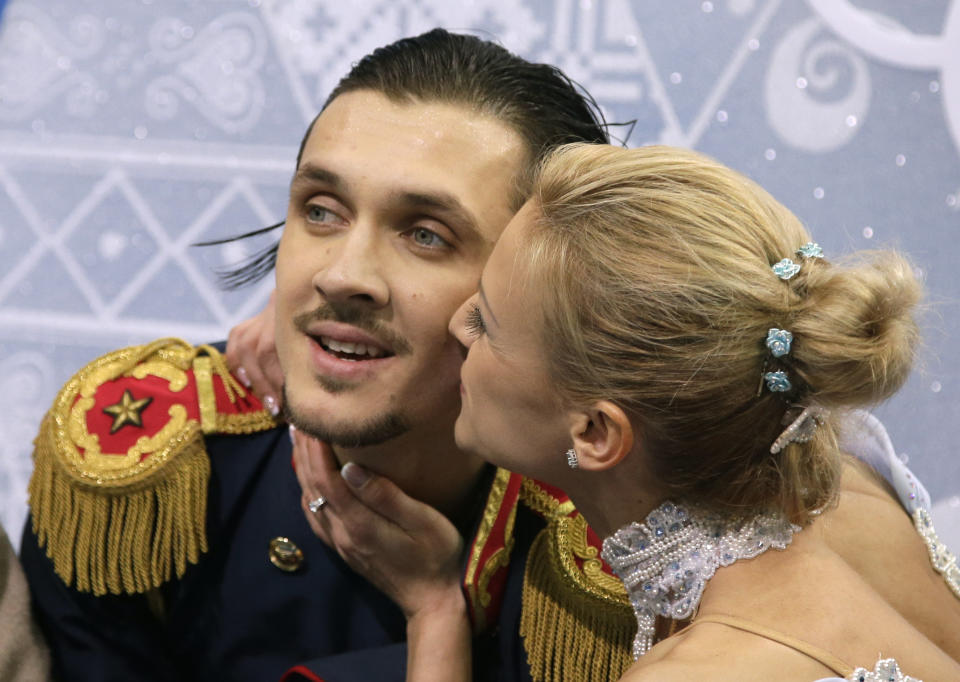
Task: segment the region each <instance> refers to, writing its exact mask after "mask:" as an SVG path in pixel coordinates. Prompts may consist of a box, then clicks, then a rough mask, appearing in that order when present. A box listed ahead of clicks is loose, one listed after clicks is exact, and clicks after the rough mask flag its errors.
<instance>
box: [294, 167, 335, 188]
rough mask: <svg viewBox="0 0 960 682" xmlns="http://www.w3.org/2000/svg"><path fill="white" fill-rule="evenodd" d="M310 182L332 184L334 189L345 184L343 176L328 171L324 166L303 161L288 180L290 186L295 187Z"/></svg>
mask: <svg viewBox="0 0 960 682" xmlns="http://www.w3.org/2000/svg"><path fill="white" fill-rule="evenodd" d="M311 183H323V184H325V185H332V186H333V187H334V188H335V189H342V188H343V187H344V186H345V185H346V183H345V182H344V181H343V178H341V177H340V176H339V175H337V174H336V173H334V172H333V171H329V170H327V169H326V168H321V167H320V166H315V165H313V164H311V163H305V164H303V165H302V166H300V167H299V168H298V169H297V172H296V173H294V174H293V180H292V181H291V182H290V187H295V186H297V185H308V184H311Z"/></svg>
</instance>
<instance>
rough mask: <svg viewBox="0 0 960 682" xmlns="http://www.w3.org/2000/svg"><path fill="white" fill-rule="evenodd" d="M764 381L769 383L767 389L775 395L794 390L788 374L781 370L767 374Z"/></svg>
mask: <svg viewBox="0 0 960 682" xmlns="http://www.w3.org/2000/svg"><path fill="white" fill-rule="evenodd" d="M763 379H764V381H766V382H767V388H768V389H769V390H770V391H772V392H774V393H786V392H787V391H789V390H790V389H792V388H793V384H791V383H790V379H788V378H787V373H786V372H784V371H781V370H779V369H778V370H777V371H776V372H767V373H766V374H764V375H763Z"/></svg>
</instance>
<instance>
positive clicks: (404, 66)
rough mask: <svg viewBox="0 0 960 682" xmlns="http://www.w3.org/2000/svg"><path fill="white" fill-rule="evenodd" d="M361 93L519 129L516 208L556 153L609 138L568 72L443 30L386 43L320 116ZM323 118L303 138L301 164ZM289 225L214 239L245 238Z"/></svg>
mask: <svg viewBox="0 0 960 682" xmlns="http://www.w3.org/2000/svg"><path fill="white" fill-rule="evenodd" d="M358 90H366V91H371V92H379V93H382V94H383V95H385V96H386V97H388V98H389V99H391V100H393V101H394V102H404V103H406V102H410V103H415V102H442V103H448V104H455V105H460V106H464V107H466V108H469V109H472V110H473V111H476V112H477V113H478V114H484V115H488V116H491V117H494V118H496V119H498V120H500V121H502V122H503V123H504V124H506V125H508V126H510V127H511V128H513V129H514V130H515V131H516V132H517V133H519V134H520V136H521V137H522V138H523V140H524V142H525V143H526V148H527V160H526V161H527V162H526V164H525V165H524V170H522V171H521V173H520V177H518V178H516V187H517V192H516V196H515V197H514V198H513V207H514V209H515V210H516V209H519V208H520V206H521V205H522V204H523V202H524V201H525V200H526V197H527V195H528V194H529V191H530V183H531V181H532V176H533V171H534V169H535V168H536V166H537V165H538V164H539V162H540V160H541V159H542V158H543V157H544V155H545V154H546V153H547V152H548V151H550V150H551V149H553V148H554V147H557V146H559V145H562V144H566V143H568V142H597V143H606V142H609V139H608V136H607V131H606V123H605V122H604V119H603V114H602V113H601V112H600V110H599V107H598V106H597V103H596V101H594V99H593V98H592V97H591V96H590V95H589V93H587V92H586V91H584V90H583V89H582V88H578V86H577V85H575V84H574V83H573V82H572V81H571V80H570V79H569V78H567V76H566V75H564V73H563V72H562V71H560V69H558V68H556V67H555V66H550V65H549V64H535V63H532V62H528V61H527V60H525V59H522V58H521V57H518V56H516V55H514V54H512V53H511V52H509V51H508V50H506V49H505V48H503V47H502V46H500V45H497V44H496V43H492V42H490V41H487V40H481V39H480V38H477V37H475V36H471V35H461V34H457V33H450V32H449V31H446V30H444V29H440V28H435V29H433V30H432V31H428V32H427V33H423V34H421V35H418V36H415V37H412V38H403V39H401V40H398V41H396V42H395V43H391V44H390V45H386V46H385V47H379V48H377V49H376V50H374V51H373V52H372V53H370V54H369V55H367V56H366V57H364V58H363V59H361V60H360V61H359V62H358V63H357V64H356V65H355V66H354V67H353V68H352V69H351V70H350V73H348V74H347V75H346V76H345V77H344V78H343V79H342V80H341V81H340V82H339V83H338V84H337V87H335V88H334V89H333V92H331V93H330V96H329V97H328V98H327V101H326V102H324V105H323V109H321V112H320V113H323V110H324V109H326V108H327V106H329V104H330V103H331V102H332V101H333V100H335V99H336V98H337V97H339V96H340V95H342V94H344V93H348V92H355V91H358ZM318 117H319V114H318ZM316 121H317V119H316V118H314V119H313V122H311V123H310V127H309V128H307V132H306V134H305V135H304V136H303V140H302V141H301V142H300V150H299V151H298V152H297V166H298V167H299V166H300V157H301V155H302V154H303V148H304V146H305V145H306V142H307V139H308V138H309V137H310V132H311V131H312V129H313V126H314V124H315V123H316ZM281 225H283V223H282V222H281V223H278V224H276V225H271V226H269V227H266V228H262V229H259V230H255V231H253V232H249V233H247V234H243V235H240V236H239V237H233V238H231V239H225V240H218V241H214V242H206V244H218V243H223V242H225V241H233V240H234V239H243V238H245V237H250V236H253V235H257V234H262V233H264V232H267V231H270V230H273V229H276V228H278V227H280V226H281ZM276 254H277V245H276V244H273V245H272V246H269V247H267V248H266V249H264V250H262V251H260V252H259V253H257V254H255V255H253V256H252V257H251V258H250V259H249V260H248V261H246V262H245V263H243V264H242V265H240V266H239V267H238V268H236V269H234V270H230V271H228V272H226V273H224V274H223V281H224V283H225V285H226V286H227V287H228V288H231V289H233V288H237V287H240V286H243V285H244V284H249V283H252V282H255V281H257V280H259V279H261V278H262V277H264V276H265V275H267V274H268V273H269V272H270V271H271V270H272V269H273V266H274V263H275V262H276Z"/></svg>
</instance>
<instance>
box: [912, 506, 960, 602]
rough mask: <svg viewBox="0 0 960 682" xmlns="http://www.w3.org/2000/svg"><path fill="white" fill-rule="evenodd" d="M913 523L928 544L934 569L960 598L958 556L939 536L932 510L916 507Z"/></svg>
mask: <svg viewBox="0 0 960 682" xmlns="http://www.w3.org/2000/svg"><path fill="white" fill-rule="evenodd" d="M913 525H914V526H915V527H916V529H917V532H918V533H920V537H922V538H923V541H924V543H926V545H927V551H929V552H930V563H931V564H933V568H934V570H935V571H936V572H937V573H939V574H940V575H942V576H943V579H944V580H945V581H946V583H947V586H948V587H949V588H950V590H951V591H952V592H953V593H954V594H955V595H957V598H958V599H960V566H958V565H957V557H956V556H955V555H954V554H953V552H951V551H950V550H949V549H948V548H947V546H946V545H945V544H943V542H941V541H940V538H939V537H937V531H936V529H935V528H934V527H933V518H932V517H931V516H930V512H928V511H927V510H926V509H924V508H923V507H919V508H918V509H916V510H915V511H914V512H913Z"/></svg>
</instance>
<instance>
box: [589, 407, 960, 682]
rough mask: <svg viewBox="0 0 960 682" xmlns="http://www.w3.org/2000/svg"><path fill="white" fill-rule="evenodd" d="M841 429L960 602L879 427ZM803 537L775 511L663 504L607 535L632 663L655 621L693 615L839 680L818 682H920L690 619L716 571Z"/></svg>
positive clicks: (922, 503)
mask: <svg viewBox="0 0 960 682" xmlns="http://www.w3.org/2000/svg"><path fill="white" fill-rule="evenodd" d="M843 428H844V434H843V436H844V438H843V442H842V448H843V449H844V450H847V451H849V452H850V453H851V454H853V455H855V456H856V457H858V458H859V459H861V460H862V461H864V462H865V463H867V464H868V465H870V467H871V468H873V469H874V470H875V471H877V472H878V473H880V474H882V475H883V476H884V477H885V478H886V479H887V480H888V481H889V482H890V484H891V485H892V486H893V488H894V490H895V491H896V493H897V496H898V497H899V499H900V503H901V505H902V506H903V508H904V509H905V510H906V511H907V513H909V514H910V516H911V518H912V519H913V521H914V526H915V528H916V529H917V531H918V532H919V533H920V535H921V537H922V538H923V539H924V542H925V544H926V545H927V548H928V550H929V553H930V560H931V563H932V565H933V567H934V569H935V570H936V571H937V572H938V573H940V574H941V575H942V576H943V578H944V580H945V581H946V583H947V585H948V587H949V588H950V589H951V591H952V592H953V593H954V594H955V595H957V596H958V597H960V581H958V577H960V572H958V568H957V559H956V557H955V556H954V555H953V554H952V553H951V552H950V550H949V549H947V547H946V546H945V545H944V544H943V543H942V542H941V541H940V540H939V538H938V537H937V534H936V531H935V530H934V528H933V523H932V520H931V518H930V497H929V495H928V493H927V491H926V489H925V488H924V487H923V485H922V484H921V483H920V482H919V481H918V480H917V479H916V477H915V476H914V475H913V474H912V473H911V472H910V470H909V469H908V468H907V467H906V465H905V464H904V463H903V461H901V460H900V459H899V458H898V457H897V456H896V453H895V451H894V449H893V445H892V444H891V443H890V439H889V436H888V435H887V433H886V430H885V429H884V428H883V425H882V424H880V422H879V421H878V420H877V419H876V418H875V417H873V416H872V415H870V414H868V413H866V412H856V413H854V414H852V415H849V416H848V417H847V419H846V420H845V422H844V424H843ZM801 531H802V528H801V527H800V526H797V525H794V524H791V523H790V522H789V521H788V520H787V519H786V517H785V515H784V514H783V513H782V512H778V511H771V512H768V513H765V514H758V515H742V516H734V515H730V514H720V513H717V512H715V511H711V510H709V509H706V508H702V507H699V506H697V505H695V504H687V503H675V502H672V501H666V502H664V503H662V504H661V505H660V506H658V507H657V508H656V509H654V510H653V511H651V512H650V513H649V514H648V515H647V517H646V518H645V519H644V520H643V521H635V522H632V523H630V524H627V525H626V526H623V527H622V528H620V529H618V530H617V531H616V532H615V533H614V534H612V535H611V536H609V537H607V538H606V539H605V540H604V541H603V549H602V552H601V556H602V558H603V559H604V560H605V561H606V562H607V563H608V564H609V565H610V566H611V568H612V570H613V571H614V573H616V575H617V576H618V577H619V578H620V579H621V580H622V581H623V583H624V586H625V588H626V590H627V594H628V595H629V597H630V602H631V605H632V607H633V610H634V614H635V616H636V619H637V623H638V630H637V635H636V637H635V639H634V644H633V649H632V651H633V656H634V658H640V657H641V656H643V655H645V654H646V653H647V652H648V651H649V650H650V648H651V647H652V646H653V644H654V643H655V634H656V628H655V626H656V622H657V618H658V617H662V618H670V619H674V620H687V619H690V618H691V617H693V620H692V622H691V623H690V624H689V625H688V626H687V628H686V630H689V629H691V628H695V627H698V626H700V625H702V624H703V623H718V624H721V625H724V626H727V627H730V628H734V629H738V630H741V631H744V632H748V633H751V634H753V635H757V636H759V637H762V638H765V639H768V640H771V641H774V642H777V643H778V644H781V645H783V646H786V647H788V648H791V649H794V650H795V651H797V652H799V653H801V654H803V655H804V656H806V657H808V658H812V659H814V660H816V661H818V662H820V663H821V664H823V665H824V667H826V668H829V669H830V670H832V671H833V672H835V673H836V674H837V675H839V677H834V678H828V679H821V680H818V681H817V682H844V681H845V680H846V681H849V682H874V681H880V680H883V681H885V682H920V681H919V680H917V679H916V678H913V677H910V676H909V675H906V674H905V673H903V672H902V671H901V670H900V667H899V665H898V664H897V661H896V660H895V659H892V658H886V659H882V660H880V661H878V662H877V663H876V664H875V666H874V667H873V669H872V670H871V669H867V668H863V667H856V668H855V667H854V666H853V665H850V664H849V663H847V662H846V661H843V660H841V659H840V658H838V657H837V656H835V655H834V654H832V653H831V652H828V651H826V650H824V649H822V648H821V647H819V646H816V645H814V644H812V643H809V642H806V641H803V640H800V639H797V638H795V637H792V636H790V635H787V634H785V633H782V632H779V631H777V630H774V629H771V628H769V627H767V626H764V625H760V624H758V623H754V622H751V621H749V620H745V619H743V618H740V617H737V616H730V615H722V614H707V615H703V616H695V614H696V611H697V608H698V606H699V604H700V599H701V597H702V596H703V591H704V588H705V587H706V584H707V582H708V581H709V580H710V579H711V578H712V577H713V575H714V573H715V571H716V570H717V568H719V567H721V566H729V565H731V564H733V563H735V562H737V561H739V560H743V559H751V558H754V557H756V556H758V555H760V554H763V553H764V552H767V551H769V550H771V549H777V550H784V549H786V548H787V547H788V546H789V545H790V544H791V542H792V539H793V535H794V534H795V533H799V532H801Z"/></svg>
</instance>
